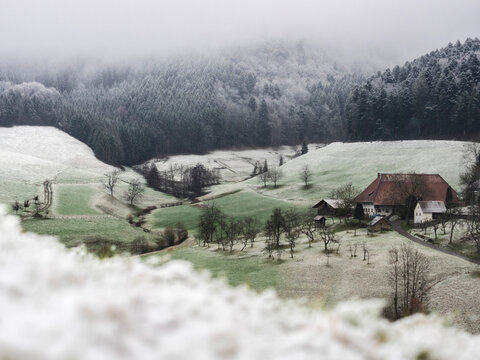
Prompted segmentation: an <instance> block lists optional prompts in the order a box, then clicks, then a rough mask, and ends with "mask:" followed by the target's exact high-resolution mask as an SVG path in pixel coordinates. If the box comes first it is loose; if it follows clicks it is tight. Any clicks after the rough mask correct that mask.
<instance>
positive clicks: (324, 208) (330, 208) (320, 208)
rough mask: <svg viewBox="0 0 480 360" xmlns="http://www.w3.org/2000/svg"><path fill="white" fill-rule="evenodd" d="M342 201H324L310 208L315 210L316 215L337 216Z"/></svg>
mask: <svg viewBox="0 0 480 360" xmlns="http://www.w3.org/2000/svg"><path fill="white" fill-rule="evenodd" d="M342 204H343V202H342V200H332V199H324V200H321V201H319V202H318V203H316V204H315V205H313V206H312V208H314V209H317V215H330V216H337V213H338V209H339V208H341V206H342Z"/></svg>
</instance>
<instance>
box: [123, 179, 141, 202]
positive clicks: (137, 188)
mask: <svg viewBox="0 0 480 360" xmlns="http://www.w3.org/2000/svg"><path fill="white" fill-rule="evenodd" d="M144 192H145V186H143V184H142V183H141V182H140V180H138V179H133V180H132V181H130V183H129V184H128V189H127V191H126V192H125V194H124V197H125V200H127V201H128V202H129V203H130V205H133V204H134V203H135V202H136V201H138V200H140V199H141V198H142V197H143V193H144Z"/></svg>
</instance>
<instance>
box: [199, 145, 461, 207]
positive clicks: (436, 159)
mask: <svg viewBox="0 0 480 360" xmlns="http://www.w3.org/2000/svg"><path fill="white" fill-rule="evenodd" d="M465 144H467V143H466V142H462V141H443V140H409V141H387V142H385V141H384V142H382V141H378V142H358V143H332V144H330V145H327V146H325V147H322V148H320V149H316V150H314V149H312V148H311V149H310V151H309V152H308V153H307V154H305V155H303V156H300V157H297V158H295V159H292V160H291V161H288V162H287V163H286V164H284V165H283V166H282V167H281V170H282V172H283V178H282V179H281V180H280V181H279V186H278V188H276V189H274V188H272V186H269V187H267V188H263V184H262V183H261V181H260V179H259V178H258V177H256V178H252V179H249V180H246V181H244V182H242V183H238V184H234V185H229V184H224V185H219V186H217V187H214V188H213V189H212V190H213V191H212V193H211V194H209V195H207V196H205V197H204V198H205V199H208V198H212V197H215V196H217V195H219V194H221V193H228V192H231V191H234V190H235V189H242V188H249V189H250V190H254V191H256V192H259V193H261V194H263V195H266V196H272V197H275V198H279V199H282V200H289V201H302V202H304V201H307V202H309V203H310V202H313V201H316V200H319V199H321V198H323V197H328V195H329V193H330V192H331V190H333V189H335V188H336V187H338V186H340V185H342V184H346V183H349V182H351V183H353V185H354V186H355V187H357V188H359V189H363V188H364V187H366V186H367V185H368V184H369V183H370V182H372V181H373V180H374V179H375V178H376V176H377V173H379V172H382V173H396V172H399V173H402V172H417V173H435V174H437V173H438V174H440V175H441V176H442V177H443V178H444V179H445V180H446V181H447V182H448V183H449V184H450V185H451V186H452V187H453V188H454V189H455V190H457V191H459V190H460V188H459V174H460V173H461V172H462V171H463V166H464V161H463V152H464V147H465ZM305 165H308V166H309V168H310V170H311V172H312V180H311V184H312V187H311V188H309V189H307V190H306V189H304V187H303V182H302V180H301V178H300V174H301V171H302V168H303V167H304V166H305Z"/></svg>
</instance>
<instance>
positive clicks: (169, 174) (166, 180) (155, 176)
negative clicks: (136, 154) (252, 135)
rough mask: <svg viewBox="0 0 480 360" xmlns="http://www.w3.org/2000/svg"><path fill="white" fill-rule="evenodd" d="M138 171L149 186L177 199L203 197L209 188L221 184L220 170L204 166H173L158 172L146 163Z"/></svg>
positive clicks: (154, 167)
mask: <svg viewBox="0 0 480 360" xmlns="http://www.w3.org/2000/svg"><path fill="white" fill-rule="evenodd" d="M136 170H137V171H139V172H140V173H141V174H142V175H143V176H144V177H145V179H146V180H147V184H148V186H150V187H151V188H153V189H156V190H159V191H161V192H164V193H167V194H171V195H173V196H175V197H177V198H195V197H198V196H201V195H203V194H204V193H205V188H206V187H207V186H211V185H216V184H219V183H220V172H219V170H218V169H211V170H210V169H207V168H206V167H205V166H203V165H202V164H197V165H195V166H191V167H188V166H182V165H178V164H172V165H171V166H170V168H169V169H168V170H164V171H158V168H157V166H156V165H155V164H153V163H151V164H148V163H145V164H143V165H142V166H139V167H137V168H136Z"/></svg>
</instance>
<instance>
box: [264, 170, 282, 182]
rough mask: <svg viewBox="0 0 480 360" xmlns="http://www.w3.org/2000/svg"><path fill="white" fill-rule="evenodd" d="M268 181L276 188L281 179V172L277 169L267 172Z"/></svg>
mask: <svg viewBox="0 0 480 360" xmlns="http://www.w3.org/2000/svg"><path fill="white" fill-rule="evenodd" d="M267 174H268V179H269V180H270V181H271V182H273V186H274V187H277V182H278V181H279V180H280V179H281V178H282V177H283V172H282V170H280V169H279V168H277V167H272V168H271V169H270V170H268V173H267Z"/></svg>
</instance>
